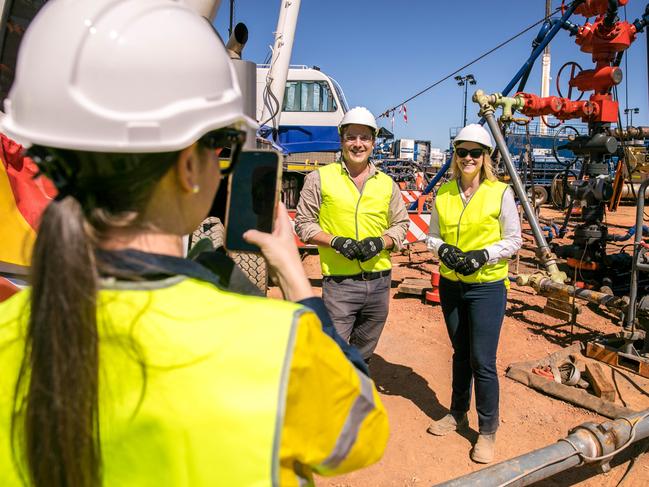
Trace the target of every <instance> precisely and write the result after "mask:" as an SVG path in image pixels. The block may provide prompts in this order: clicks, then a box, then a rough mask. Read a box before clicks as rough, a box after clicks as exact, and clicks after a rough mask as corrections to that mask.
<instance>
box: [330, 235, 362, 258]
mask: <svg viewBox="0 0 649 487" xmlns="http://www.w3.org/2000/svg"><path fill="white" fill-rule="evenodd" d="M331 248H332V249H334V250H335V251H336V252H338V253H339V254H342V255H343V257H346V258H347V259H349V260H356V259H359V258H360V257H361V249H360V243H359V242H358V241H357V240H354V239H353V238H350V237H334V238H333V239H332V240H331Z"/></svg>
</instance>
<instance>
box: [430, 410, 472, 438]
mask: <svg viewBox="0 0 649 487" xmlns="http://www.w3.org/2000/svg"><path fill="white" fill-rule="evenodd" d="M467 426H469V419H468V418H467V417H466V414H463V415H462V417H461V418H460V419H459V420H458V419H456V418H455V416H453V415H452V414H450V413H449V414H447V415H446V416H444V417H443V418H442V419H440V420H439V421H433V422H432V423H430V426H429V427H428V429H427V430H426V431H428V432H429V433H430V434H431V435H435V436H444V435H448V434H449V433H452V432H453V431H457V430H459V429H460V428H466V427H467Z"/></svg>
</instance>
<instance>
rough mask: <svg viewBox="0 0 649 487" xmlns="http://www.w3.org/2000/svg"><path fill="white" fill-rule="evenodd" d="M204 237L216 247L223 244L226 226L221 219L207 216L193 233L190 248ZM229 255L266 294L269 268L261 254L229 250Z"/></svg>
mask: <svg viewBox="0 0 649 487" xmlns="http://www.w3.org/2000/svg"><path fill="white" fill-rule="evenodd" d="M204 238H209V239H210V240H211V241H212V246H213V247H214V248H215V249H216V248H219V247H222V246H223V241H224V239H225V227H224V226H223V223H221V220H219V219H218V218H216V217H208V218H206V219H205V220H204V221H203V223H201V225H200V226H199V227H198V228H197V229H196V231H194V233H193V234H192V238H191V242H190V248H191V247H192V246H193V245H194V244H196V242H198V241H200V240H201V239H204ZM228 255H229V256H230V257H231V258H232V260H234V262H235V263H236V264H237V266H238V267H239V268H240V269H241V270H242V271H243V273H244V274H245V275H246V276H248V279H250V281H251V282H252V283H253V284H254V285H255V286H257V287H258V288H259V289H260V290H261V292H263V293H264V294H265V293H266V292H267V291H268V269H267V266H266V261H265V260H264V258H263V256H262V255H261V254H249V253H245V252H229V251H228Z"/></svg>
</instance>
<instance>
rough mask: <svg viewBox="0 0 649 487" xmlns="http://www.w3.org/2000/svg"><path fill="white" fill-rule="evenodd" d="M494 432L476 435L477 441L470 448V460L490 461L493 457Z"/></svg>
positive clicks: (478, 461)
mask: <svg viewBox="0 0 649 487" xmlns="http://www.w3.org/2000/svg"><path fill="white" fill-rule="evenodd" d="M495 446H496V434H495V433H494V434H491V435H478V441H477V442H476V444H475V445H474V446H473V450H471V460H473V461H474V462H477V463H491V462H493V459H494V450H495Z"/></svg>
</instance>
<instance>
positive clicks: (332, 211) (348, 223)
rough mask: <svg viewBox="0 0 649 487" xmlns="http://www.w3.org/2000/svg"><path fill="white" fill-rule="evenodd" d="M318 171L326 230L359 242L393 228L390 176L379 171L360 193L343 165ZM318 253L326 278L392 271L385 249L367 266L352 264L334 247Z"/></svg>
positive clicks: (330, 166) (360, 263) (322, 221)
mask: <svg viewBox="0 0 649 487" xmlns="http://www.w3.org/2000/svg"><path fill="white" fill-rule="evenodd" d="M318 171H319V173H320V184H321V199H322V203H321V206H320V214H319V224H320V227H321V228H322V230H324V231H325V232H327V233H329V234H331V235H335V236H340V237H351V238H354V239H356V240H362V239H364V238H366V237H380V236H381V235H383V232H385V231H386V230H387V229H388V228H389V227H390V223H389V209H390V198H391V197H392V185H393V184H394V182H393V181H392V179H390V177H389V176H387V175H386V174H384V173H382V172H380V171H376V172H375V173H374V175H373V176H372V177H370V178H368V179H367V181H366V182H365V185H364V186H363V190H362V191H361V192H359V191H358V188H357V187H356V185H355V184H354V181H352V178H351V177H350V176H349V174H348V173H347V171H346V170H345V168H344V167H343V164H342V163H341V162H335V163H332V164H327V165H326V166H324V167H321V168H320V169H318ZM318 251H319V252H320V266H321V268H322V274H323V275H325V276H353V275H356V274H360V273H361V272H377V271H384V270H387V269H391V268H392V264H391V262H390V252H388V251H387V250H385V249H384V250H382V251H381V252H380V253H379V254H378V255H377V256H375V257H374V258H372V259H370V260H368V261H367V262H360V261H359V260H353V261H352V260H349V259H347V258H345V257H343V256H342V255H340V254H339V253H338V252H336V251H335V250H334V249H332V248H330V247H318Z"/></svg>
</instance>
